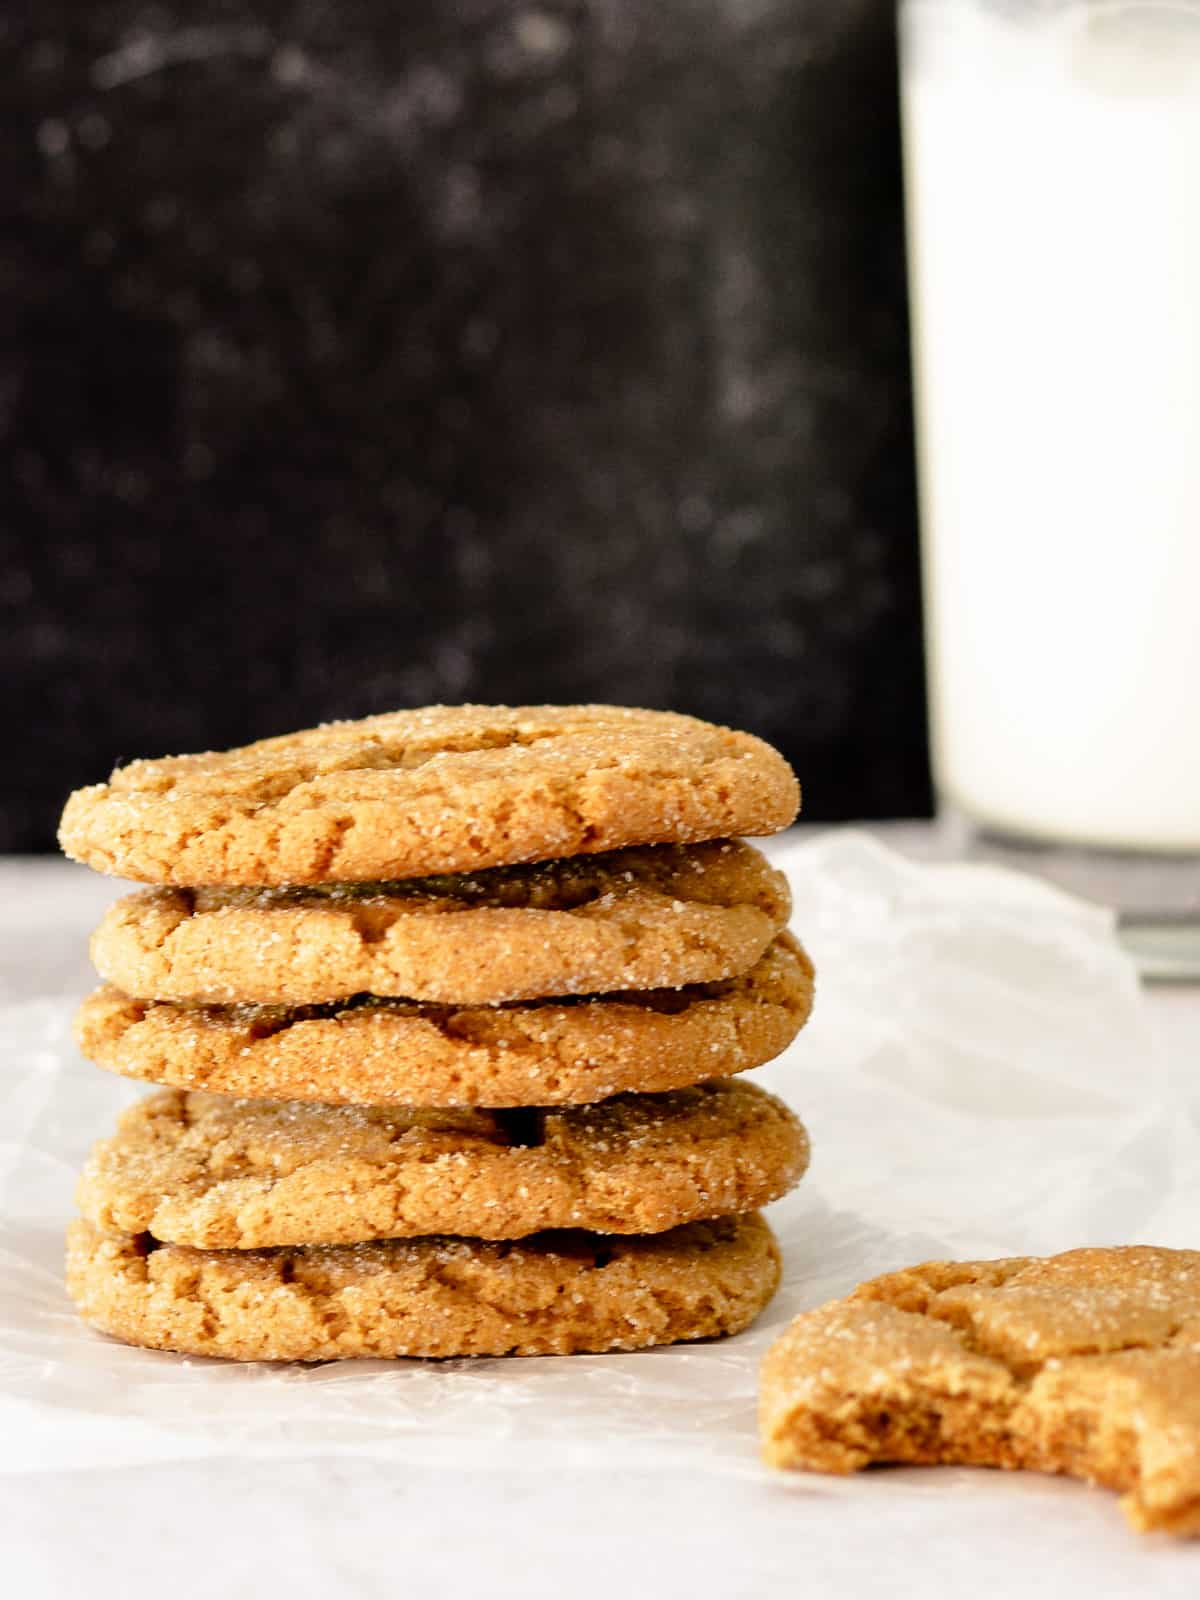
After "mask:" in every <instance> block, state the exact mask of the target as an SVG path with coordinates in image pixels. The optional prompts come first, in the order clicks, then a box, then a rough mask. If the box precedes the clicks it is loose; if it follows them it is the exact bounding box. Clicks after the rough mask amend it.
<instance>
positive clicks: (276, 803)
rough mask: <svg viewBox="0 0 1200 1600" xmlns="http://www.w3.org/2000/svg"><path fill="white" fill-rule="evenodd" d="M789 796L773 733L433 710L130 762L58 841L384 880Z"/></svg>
mask: <svg viewBox="0 0 1200 1600" xmlns="http://www.w3.org/2000/svg"><path fill="white" fill-rule="evenodd" d="M799 801H800V792H799V788H798V786H797V784H796V780H795V777H794V775H793V773H792V771H791V768H790V767H789V766H788V764H787V762H786V761H784V759H783V757H782V756H780V755H779V754H778V752H777V751H775V750H773V749H772V748H771V746H770V745H767V744H764V743H763V741H762V740H760V739H756V738H754V737H753V736H752V735H751V734H747V733H739V732H736V731H734V730H732V729H729V728H721V727H717V726H715V725H713V724H711V723H707V722H700V721H698V720H697V719H695V718H694V717H686V716H680V715H679V714H677V713H675V712H667V711H641V710H636V709H633V708H629V707H623V706H594V705H593V706H472V705H466V706H428V707H425V708H423V709H421V710H414V711H393V712H388V713H386V714H384V715H382V716H375V717H367V718H364V719H363V720H361V721H358V722H333V723H328V724H326V725H325V726H323V727H319V728H312V729H308V730H305V731H303V732H300V733H294V734H287V735H285V736H283V737H281V738H274V739H263V740H260V741H259V742H258V743H256V744H251V745H245V746H243V747H242V748H240V749H236V750H228V751H219V752H212V751H210V752H205V753H203V754H199V755H187V756H174V757H167V758H165V759H163V760H158V761H134V762H131V763H129V765H127V766H124V767H120V768H118V769H117V771H116V772H114V773H113V774H112V776H111V778H110V779H109V781H108V782H107V783H101V784H93V785H91V786H90V787H88V788H85V789H79V790H77V791H76V792H75V793H74V794H73V795H71V797H70V799H69V800H68V801H67V805H66V808H65V810H64V812H63V817H62V823H61V827H60V832H59V839H60V842H61V844H62V847H63V849H64V850H65V851H66V853H67V854H68V855H69V856H72V857H73V858H74V859H75V860H77V861H83V862H85V863H86V864H87V865H88V866H91V867H95V868H96V869H97V870H98V871H100V872H110V873H115V874H117V875H118V876H120V877H125V878H133V879H135V880H138V881H142V882H148V883H164V884H180V885H185V886H194V885H197V884H205V885H211V884H251V885H258V886H261V885H278V884H295V883H326V882H335V881H336V882H355V881H380V880H386V879H392V878H409V877H417V876H421V877H424V876H427V875H429V874H430V873H462V872H475V871H478V870H481V869H483V868H486V867H493V866H503V865H507V864H511V863H514V862H522V861H541V860H546V859H550V858H556V857H561V856H574V855H582V854H592V853H593V852H596V851H602V850H613V849H618V848H622V847H624V846H628V845H642V844H670V843H678V844H687V843H695V842H698V841H700V840H704V839H720V838H728V837H731V836H734V835H737V834H743V833H748V834H765V833H774V832H776V831H777V830H778V829H780V828H784V827H786V826H787V825H788V823H789V822H791V821H792V819H793V817H794V816H795V814H796V811H797V809H798V806H799Z"/></svg>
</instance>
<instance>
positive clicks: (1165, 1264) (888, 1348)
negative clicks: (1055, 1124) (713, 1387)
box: [759, 1246, 1200, 1535]
mask: <svg viewBox="0 0 1200 1600" xmlns="http://www.w3.org/2000/svg"><path fill="white" fill-rule="evenodd" d="M759 1417H760V1423H761V1429H762V1438H763V1450H764V1454H765V1456H766V1459H767V1461H768V1462H770V1463H771V1464H772V1465H773V1466H778V1467H803V1468H807V1469H809V1470H811V1471H817V1472H839V1473H840V1472H854V1471H856V1470H857V1469H858V1468H860V1467H865V1466H868V1465H870V1464H871V1463H872V1462H910V1463H913V1464H925V1465H935V1464H938V1463H944V1464H954V1465H961V1466H981V1467H987V1466H991V1467H1008V1468H1018V1467H1024V1468H1031V1469H1033V1470H1036V1471H1040V1472H1063V1473H1069V1474H1071V1475H1072V1476H1074V1477H1081V1478H1087V1479H1088V1480H1089V1481H1091V1482H1093V1483H1102V1484H1105V1485H1107V1486H1108V1487H1109V1488H1113V1489H1119V1490H1121V1491H1122V1492H1123V1494H1124V1499H1123V1501H1122V1505H1123V1508H1124V1510H1125V1513H1126V1515H1127V1516H1128V1518H1129V1520H1130V1522H1131V1523H1132V1524H1133V1525H1134V1527H1136V1528H1139V1529H1142V1530H1149V1529H1162V1530H1163V1531H1165V1532H1169V1533H1175V1534H1191V1535H1197V1534H1200V1251H1195V1250H1160V1249H1155V1248H1152V1247H1149V1246H1128V1247H1125V1248H1119V1247H1118V1248H1111V1249H1089V1250H1071V1251H1068V1252H1067V1253H1066V1254H1064V1255H1060V1256H1048V1257H1046V1258H1044V1259H1039V1258H1036V1257H1013V1258H1011V1259H1008V1260H1001V1261H958V1262H952V1261H930V1262H926V1263H925V1264H924V1265H922V1266H917V1267H911V1268H909V1269H907V1270H905V1271H901V1272H892V1273H888V1274H886V1275H885V1276H884V1277H881V1278H873V1279H871V1280H870V1281H869V1282H867V1283H863V1284H860V1285H859V1287H858V1288H857V1289H856V1290H855V1291H854V1293H853V1294H851V1295H850V1296H849V1297H848V1298H847V1299H845V1300H833V1301H830V1302H829V1304H828V1305H824V1306H821V1307H819V1308H818V1309H817V1310H816V1311H809V1312H807V1313H805V1314H804V1315H803V1316H800V1317H797V1318H796V1320H795V1321H794V1322H793V1323H792V1324H791V1326H790V1327H789V1328H788V1329H787V1331H786V1332H785V1333H784V1334H783V1335H782V1337H781V1338H780V1339H778V1340H777V1342H776V1343H775V1344H774V1345H773V1346H772V1348H771V1349H770V1351H769V1352H768V1353H767V1357H766V1359H765V1361H764V1362H763V1369H762V1390H761V1404H760V1412H759Z"/></svg>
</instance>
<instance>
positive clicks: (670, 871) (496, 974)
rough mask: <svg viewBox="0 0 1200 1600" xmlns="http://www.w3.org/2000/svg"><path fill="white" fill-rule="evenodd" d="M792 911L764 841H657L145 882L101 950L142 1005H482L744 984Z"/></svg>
mask: <svg viewBox="0 0 1200 1600" xmlns="http://www.w3.org/2000/svg"><path fill="white" fill-rule="evenodd" d="M789 909H790V898H789V895H788V888H787V879H786V878H785V877H784V876H783V874H782V873H781V872H776V871H775V869H774V868H773V867H771V866H769V865H768V863H767V861H766V860H765V859H764V857H763V856H762V855H761V854H760V853H759V852H758V851H757V850H755V849H754V847H753V846H752V845H748V844H740V843H731V842H717V843H711V844H699V845H691V846H687V845H658V846H653V847H652V846H645V847H643V848H641V849H636V850H617V851H613V852H611V853H609V854H604V855H595V856H573V857H570V858H569V859H567V860H565V861H548V862H542V863H540V864H537V865H534V866H521V867H495V868H493V869H492V870H491V871H490V872H481V873H479V874H477V875H475V876H472V877H462V876H460V877H450V878H424V879H412V880H409V881H407V882H402V883H398V884H390V885H389V884H330V885H323V886H321V887H318V888H299V889H143V890H141V891H139V892H138V893H137V894H133V895H130V896H128V897H127V898H126V899H124V900H118V901H117V903H116V905H114V906H113V907H112V908H111V909H110V910H109V912H108V914H107V916H106V917H105V918H104V921H103V922H102V923H101V924H100V926H99V928H97V930H96V932H95V934H94V935H93V936H92V960H93V961H94V962H95V964H96V968H97V970H98V971H99V973H100V975H101V977H103V978H107V979H108V981H109V982H110V983H113V984H116V986H117V987H118V988H119V989H123V990H124V991H125V993H126V994H130V995H137V996H140V997H142V998H145V999H154V1000H193V1001H202V1002H206V1003H208V1004H213V1005H227V1004H231V1003H239V1002H244V1001H252V1002H255V1003H257V1004H263V1005H309V1004H313V1003H319V1002H323V1001H328V1000H344V999H347V998H348V997H350V996H352V995H357V994H375V995H388V996H397V995H399V996H403V997H405V998H407V999H409V1000H433V1001H437V1002H439V1003H443V1004H450V1005H485V1004H492V1003H495V1002H498V1001H505V1000H529V999H537V998H538V997H539V996H543V995H569V994H600V993H603V992H605V991H607V990H613V989H666V988H676V987H679V986H680V985H682V984H685V983H712V982H714V981H716V980H718V979H720V978H728V977H732V976H734V975H735V974H737V973H740V972H745V971H747V970H748V969H749V968H750V967H752V966H753V965H754V963H755V962H756V961H757V960H758V959H759V957H760V956H761V955H762V953H763V951H764V950H765V949H766V948H767V946H768V945H769V944H770V942H771V940H772V939H773V938H774V937H775V935H776V934H777V933H778V932H779V931H780V929H781V928H783V927H784V925H785V924H786V922H787V919H788V911H789Z"/></svg>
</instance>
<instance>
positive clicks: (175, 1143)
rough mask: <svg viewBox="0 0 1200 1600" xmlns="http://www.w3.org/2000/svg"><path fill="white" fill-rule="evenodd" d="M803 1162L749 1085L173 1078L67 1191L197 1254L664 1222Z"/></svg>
mask: <svg viewBox="0 0 1200 1600" xmlns="http://www.w3.org/2000/svg"><path fill="white" fill-rule="evenodd" d="M807 1164H808V1140H807V1137H806V1135H805V1132H804V1129H803V1128H802V1127H801V1125H800V1123H799V1121H798V1120H797V1118H796V1117H795V1116H794V1115H793V1114H792V1112H791V1111H789V1110H788V1108H787V1107H786V1106H785V1105H784V1104H783V1103H782V1101H780V1100H777V1099H776V1098H775V1097H774V1096H773V1095H770V1094H768V1093H767V1092H766V1091H765V1090H764V1089H759V1088H757V1087H755V1085H753V1084H749V1083H738V1082H713V1083H706V1084H700V1085H697V1086H696V1087H695V1088H692V1089H677V1090H674V1091H672V1092H670V1093H667V1094H661V1095H621V1096H617V1097H616V1098H614V1099H612V1100H608V1101H605V1102H603V1103H602V1104H600V1105H595V1106H577V1107H567V1108H564V1109H558V1110H555V1109H548V1110H540V1109H539V1110H529V1109H525V1110H518V1111H513V1112H504V1111H499V1112H498V1111H480V1110H444V1111H436V1110H430V1109H427V1108H421V1109H416V1108H411V1107H396V1108H390V1109H389V1108H385V1107H381V1106H319V1105H310V1104H306V1103H304V1102H297V1101H277V1100H240V1099H237V1098H235V1097H234V1096H231V1095H205V1094H189V1093H187V1092H186V1091H184V1090H178V1089H169V1090H165V1091H162V1092H160V1093H158V1094H154V1095H150V1096H148V1097H147V1098H146V1099H145V1100H142V1101H141V1102H139V1104H137V1105H135V1106H132V1107H130V1109H129V1110H127V1111H126V1112H125V1113H124V1114H123V1116H122V1117H121V1120H120V1124H119V1127H118V1131H117V1133H116V1135H115V1137H113V1138H111V1139H104V1140H102V1141H101V1142H100V1143H99V1144H97V1145H96V1147H95V1148H94V1149H93V1151H92V1153H91V1155H90V1157H89V1158H88V1161H87V1164H86V1165H85V1167H84V1170H83V1175H82V1177H81V1179H80V1182H79V1187H78V1189H77V1191H76V1199H77V1201H78V1204H79V1209H80V1211H81V1212H82V1213H83V1215H84V1216H85V1217H86V1218H87V1220H88V1221H89V1222H93V1223H95V1224H96V1226H97V1227H99V1228H102V1229H106V1230H108V1231H116V1232H124V1233H151V1234H153V1235H154V1237H155V1238H156V1239H158V1240H160V1241H162V1242H165V1243H172V1244H190V1245H196V1246H199V1247H201V1248H204V1249H227V1248H235V1249H250V1248H258V1247H262V1246H271V1245H296V1244H357V1243H360V1242H361V1241H363V1240H367V1239H390V1238H399V1237H411V1236H413V1235H418V1234H427V1233H435V1232H436V1233H452V1234H466V1235H474V1236H477V1237H479V1238H484V1239H519V1238H523V1237H524V1236H525V1235H527V1234H530V1233H538V1232H541V1231H543V1230H545V1229H547V1228H586V1229H589V1230H591V1231H593V1232H599V1233H662V1232H665V1231H666V1230H667V1229H669V1228H674V1227H678V1226H680V1225H681V1224H683V1223H685V1222H698V1221H703V1220H705V1219H708V1218H712V1217H719V1216H726V1215H734V1214H739V1213H742V1212H746V1211H757V1210H758V1209H759V1208H760V1207H761V1206H765V1205H768V1204H769V1203H770V1202H771V1201H772V1200H776V1199H778V1198H779V1196H780V1195H782V1194H785V1193H786V1192H787V1190H788V1189H790V1188H791V1187H792V1185H793V1184H794V1183H795V1182H796V1181H797V1180H798V1179H799V1177H800V1175H801V1174H802V1172H803V1171H804V1168H805V1167H806V1166H807Z"/></svg>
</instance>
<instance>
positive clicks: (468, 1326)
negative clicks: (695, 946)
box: [67, 1215, 779, 1361]
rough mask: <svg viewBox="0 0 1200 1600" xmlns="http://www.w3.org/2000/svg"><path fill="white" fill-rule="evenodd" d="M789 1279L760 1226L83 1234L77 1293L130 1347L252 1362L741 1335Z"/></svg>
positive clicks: (739, 1220) (74, 1278)
mask: <svg viewBox="0 0 1200 1600" xmlns="http://www.w3.org/2000/svg"><path fill="white" fill-rule="evenodd" d="M778 1282H779V1251H778V1247H777V1246H776V1243H775V1240H774V1237H773V1236H772V1234H771V1231H770V1229H769V1228H768V1227H767V1225H766V1223H765V1222H764V1221H763V1219H762V1218H761V1217H759V1216H754V1215H752V1216H748V1217H727V1218H723V1219H721V1220H720V1221H716V1222H695V1223H692V1224H690V1225H689V1226H688V1227H685V1228H676V1229H674V1230H672V1232H670V1233H661V1234H650V1235H648V1236H644V1237H641V1236H639V1237H634V1238H627V1239H617V1238H610V1237H604V1236H599V1235H596V1234H589V1233H544V1234H535V1235H534V1236H533V1237H532V1238H530V1239H525V1240H520V1241H518V1242H516V1243H489V1242H486V1241H484V1240H480V1239H448V1238H431V1239H430V1238H427V1239H412V1240H404V1239H392V1240H387V1241H385V1242H382V1243H374V1244H356V1245H313V1246H309V1247H307V1248H299V1249H281V1250H193V1249H190V1248H188V1247H187V1246H185V1245H174V1244H167V1245H156V1243H155V1241H154V1240H153V1239H151V1238H150V1237H149V1236H147V1235H145V1234H138V1235H132V1234H107V1233H102V1232H101V1231H100V1230H99V1229H97V1228H95V1227H93V1225H92V1224H91V1223H90V1222H84V1221H78V1222H75V1223H73V1224H72V1226H71V1229H70V1232H69V1234H68V1244H67V1287H68V1289H69V1291H70V1293H71V1297H72V1298H73V1299H74V1301H75V1303H76V1305H77V1306H78V1308H79V1311H80V1313H81V1314H82V1316H83V1317H84V1319H85V1320H86V1321H87V1322H89V1323H91V1324H92V1326H93V1327H96V1328H99V1329H101V1330H102V1331H103V1332H105V1333H111V1334H114V1335H115V1336H116V1337H117V1338H118V1339H123V1340H125V1341H126V1343H128V1344H139V1345H146V1346H149V1347H150V1348H152V1349H157V1350H177V1351H181V1352H183V1353H184V1354H188V1355H196V1356H227V1357H231V1358H233V1359H234V1360H239V1361H328V1360H332V1359H334V1358H337V1357H342V1356H367V1357H369V1356H501V1355H521V1356H541V1355H570V1354H572V1353H573V1352H576V1351H601V1350H637V1349H642V1348H644V1347H646V1346H649V1345H659V1344H673V1343H676V1342H678V1341H679V1340H683V1339H709V1338H714V1337H716V1336H717V1335H719V1334H727V1333H737V1332H738V1331H739V1330H740V1329H742V1328H744V1327H746V1326H747V1324H748V1323H750V1322H752V1321H753V1319H754V1318H755V1317H756V1316H757V1315H758V1313H759V1312H760V1311H761V1310H762V1308H763V1307H764V1306H765V1305H766V1303H767V1301H768V1300H769V1299H770V1298H771V1296H772V1294H774V1292H775V1289H776V1286H777V1284H778Z"/></svg>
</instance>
